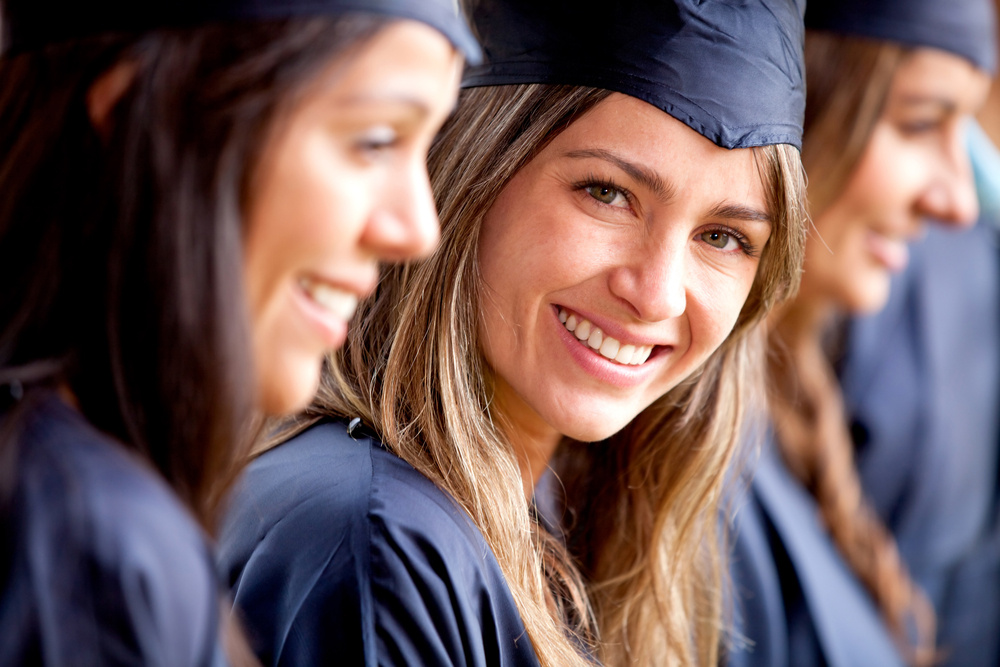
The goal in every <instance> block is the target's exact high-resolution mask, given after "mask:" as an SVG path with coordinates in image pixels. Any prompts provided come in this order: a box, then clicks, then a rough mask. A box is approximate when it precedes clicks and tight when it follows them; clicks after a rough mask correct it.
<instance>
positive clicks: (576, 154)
mask: <svg viewBox="0 0 1000 667" xmlns="http://www.w3.org/2000/svg"><path fill="white" fill-rule="evenodd" d="M563 155H564V156H565V157H568V158H572V159H575V160H583V159H589V158H595V159H598V160H604V161H605V162H610V163H611V164H613V165H615V166H616V167H618V168H619V169H621V170H622V171H624V172H625V173H626V174H628V175H629V176H630V177H632V179H633V180H635V181H636V182H637V183H639V184H640V185H642V186H643V187H645V188H646V189H647V190H649V191H650V192H652V193H653V195H654V196H656V198H657V199H661V200H663V201H669V200H670V199H671V198H672V197H673V196H674V188H673V186H672V185H670V184H669V183H667V182H666V181H664V180H663V179H662V178H660V175H659V174H657V173H656V172H655V171H653V170H652V169H650V168H649V167H646V166H643V165H641V164H636V163H635V162H629V161H628V160H626V159H624V158H622V157H620V156H618V155H615V154H614V153H612V152H611V151H608V150H604V149H602V148H584V149H581V150H576V151H569V152H567V153H564V154H563Z"/></svg>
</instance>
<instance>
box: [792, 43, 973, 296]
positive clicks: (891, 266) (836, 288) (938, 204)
mask: <svg viewBox="0 0 1000 667" xmlns="http://www.w3.org/2000/svg"><path fill="white" fill-rule="evenodd" d="M988 89H989V79H988V77H987V75H986V74H985V73H984V72H982V71H980V70H978V69H976V68H975V67H974V66H973V65H972V64H971V63H970V62H969V61H967V60H965V59H964V58H961V57H959V56H956V55H953V54H951V53H947V52H944V51H939V50H936V49H929V48H921V49H916V50H914V51H913V53H912V54H910V55H909V56H908V57H907V58H906V60H905V61H904V62H903V63H902V64H901V65H900V67H899V68H898V69H897V71H896V73H895V75H894V77H893V81H892V86H891V88H890V91H889V96H888V99H887V101H886V104H885V108H884V110H883V112H882V114H881V116H880V118H879V120H878V122H877V123H876V126H875V129H874V131H873V133H872V136H871V138H870V140H869V142H868V144H867V147H866V148H865V151H864V153H863V154H862V157H861V161H860V163H859V164H858V166H857V168H856V169H855V171H854V173H853V174H852V175H851V177H850V179H849V180H848V183H847V186H846V188H845V190H844V191H843V192H842V193H841V195H840V196H839V197H838V198H837V199H836V200H835V201H834V202H833V203H832V204H831V205H830V206H829V207H828V208H826V210H823V211H821V212H819V213H818V215H816V216H815V218H814V224H815V233H814V234H813V235H812V236H811V237H810V239H809V241H808V243H807V244H806V259H805V270H804V274H803V277H802V287H801V291H800V294H799V298H798V301H799V302H800V303H802V302H810V303H811V304H813V305H814V306H816V307H817V308H820V309H823V310H830V309H831V308H836V309H838V310H844V311H848V312H851V313H867V312H873V311H877V310H879V309H880V308H882V306H884V305H885V302H886V300H887V299H888V295H889V282H890V277H891V274H892V273H895V272H898V271H901V270H903V268H905V267H906V263H907V257H908V255H907V249H906V243H907V242H908V241H910V240H913V239H914V238H916V237H917V236H919V235H920V234H921V233H922V231H923V229H924V225H925V224H926V222H925V219H926V218H932V219H934V220H936V221H940V222H941V223H943V224H948V225H955V226H967V225H971V224H972V223H973V222H974V221H975V219H976V216H977V215H978V209H977V204H976V194H975V189H974V184H973V180H972V170H971V166H970V164H969V160H968V157H967V155H966V152H965V146H964V136H963V127H964V123H965V122H966V120H967V119H968V118H969V117H970V115H971V114H973V113H975V111H976V110H977V109H978V108H979V107H980V106H981V105H982V103H983V101H984V100H985V98H986V94H987V92H988Z"/></svg>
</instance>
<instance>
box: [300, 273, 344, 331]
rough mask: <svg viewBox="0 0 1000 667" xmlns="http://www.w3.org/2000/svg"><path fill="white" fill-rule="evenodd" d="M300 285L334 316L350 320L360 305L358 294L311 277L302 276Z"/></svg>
mask: <svg viewBox="0 0 1000 667" xmlns="http://www.w3.org/2000/svg"><path fill="white" fill-rule="evenodd" d="M299 287H301V288H302V291H303V292H305V294H306V296H308V297H309V299H310V300H311V301H312V302H313V303H315V304H316V305H318V306H319V307H320V308H322V309H323V310H325V311H326V312H328V313H330V314H331V315H333V316H334V317H336V318H338V319H341V320H343V321H345V322H346V321H348V320H350V319H351V317H353V316H354V311H355V310H357V307H358V295H357V294H354V293H352V292H348V291H345V290H342V289H337V288H336V287H333V286H331V285H327V284H325V283H320V282H317V281H314V280H310V279H309V278H300V279H299Z"/></svg>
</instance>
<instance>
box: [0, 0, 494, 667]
mask: <svg viewBox="0 0 1000 667" xmlns="http://www.w3.org/2000/svg"><path fill="white" fill-rule="evenodd" d="M369 4H370V5H371V6H370V7H368V6H367V5H369ZM2 7H3V12H4V16H3V21H4V28H5V34H4V53H3V55H2V57H0V190H2V191H3V193H4V195H3V198H2V202H0V284H2V285H3V289H0V535H2V539H0V563H2V566H0V637H2V640H0V664H4V665H15V664H16V665H21V664H53V665H104V664H135V665H153V664H155V665H216V664H225V663H226V662H227V660H226V659H227V657H228V658H229V659H231V660H232V661H233V662H241V661H246V662H247V663H249V664H252V663H253V660H252V658H251V657H250V656H249V655H246V651H245V647H243V643H242V642H241V641H240V637H239V632H238V631H237V630H235V628H234V626H233V624H232V623H225V621H224V619H226V618H228V614H227V615H220V613H219V612H220V609H221V608H222V603H223V602H224V596H223V594H222V592H221V590H220V586H219V584H218V581H217V578H216V575H215V571H216V570H215V564H214V562H213V559H212V549H211V546H210V545H211V542H210V535H211V534H212V533H214V530H215V524H216V519H217V514H218V511H219V506H220V499H221V497H222V494H223V493H225V491H226V490H227V488H228V486H229V485H230V483H231V481H232V479H233V476H234V475H235V473H236V472H237V471H238V469H239V468H240V466H241V465H242V464H243V462H245V460H246V453H247V452H246V448H247V444H248V443H247V442H246V441H247V439H248V438H247V436H248V432H250V431H252V430H253V429H252V426H253V424H254V423H255V422H256V421H257V420H258V419H259V418H260V417H262V416H265V415H285V414H288V413H291V412H294V411H295V410H297V409H300V408H301V407H303V406H304V405H306V404H307V403H308V401H309V400H310V398H311V397H312V395H313V393H314V391H315V388H316V386H317V384H318V380H319V375H320V367H321V363H322V359H323V355H324V354H325V353H326V352H328V351H329V350H331V349H333V348H336V347H337V346H339V345H340V344H341V343H342V342H343V341H344V339H345V337H346V327H347V321H348V320H349V319H350V317H351V315H352V313H353V311H354V308H355V305H356V303H357V300H358V299H359V298H361V297H363V296H366V295H367V294H368V293H370V292H371V290H372V289H373V288H374V283H375V279H376V262H377V261H379V260H386V261H392V260H398V259H403V258H409V257H416V256H421V255H425V254H427V253H428V252H429V251H430V250H431V249H432V247H433V245H434V243H435V242H436V240H437V236H438V230H437V223H436V219H435V215H434V209H433V202H432V199H431V194H430V190H429V184H428V177H427V173H426V166H425V158H426V152H427V149H428V147H429V145H430V142H431V139H432V137H433V136H434V134H435V132H436V131H437V129H438V128H439V126H440V125H441V123H442V122H443V121H444V118H445V116H446V115H447V114H448V112H449V111H450V109H451V107H452V105H453V103H454V99H455V96H456V94H457V85H458V72H459V70H460V67H461V62H460V61H461V55H460V53H459V50H458V49H459V48H464V49H466V50H467V53H469V54H472V55H475V54H477V53H478V49H477V47H476V45H475V42H474V40H473V39H472V37H471V35H470V34H469V32H468V28H467V27H466V26H465V24H464V23H463V22H461V20H460V18H459V17H458V16H457V14H456V13H455V11H454V9H453V7H452V5H451V2H450V0H441V1H440V2H434V1H433V0H430V1H428V0H418V1H415V2H410V3H407V2H406V1H405V0H396V1H391V2H371V3H365V2H363V1H362V2H356V1H354V0H306V1H302V0H264V1H257V0H254V1H252V2H243V1H242V0H235V1H234V2H226V3H173V2H162V3H157V2H150V3H142V5H141V6H139V5H133V4H129V3H121V2H111V1H108V2H106V1H102V0H96V1H94V2H87V3H76V2H71V1H69V2H66V1H63V0H45V1H42V2H36V1H35V0H4V1H3V2H2ZM220 626H223V627H222V628H221V629H220ZM224 639H225V640H231V641H223V640H224ZM223 645H225V646H226V649H227V650H228V651H229V655H228V656H227V655H226V654H225V653H224V649H223ZM241 648H242V649H244V650H242V651H241V650H240V649H241Z"/></svg>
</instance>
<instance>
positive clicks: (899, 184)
mask: <svg viewBox="0 0 1000 667" xmlns="http://www.w3.org/2000/svg"><path fill="white" fill-rule="evenodd" d="M928 158H929V156H928V155H927V154H926V152H925V151H924V150H923V149H922V148H921V147H919V146H914V145H912V144H911V143H910V142H907V141H906V140H904V139H903V138H901V137H899V136H898V134H897V133H896V131H895V130H892V129H888V128H881V129H879V130H878V131H876V133H875V134H874V135H873V136H872V139H871V140H870V141H869V144H868V148H867V149H866V150H865V153H864V155H863V156H862V159H861V161H860V162H859V164H858V167H857V168H856V169H855V171H854V173H853V174H852V175H851V177H850V179H849V180H848V183H847V186H846V187H845V189H844V192H843V193H842V194H841V196H840V197H839V198H838V201H840V202H841V203H842V204H843V207H844V208H846V209H849V210H851V211H852V212H853V213H854V214H855V215H857V216H859V217H863V218H876V219H878V218H885V217H890V218H894V217H897V216H899V215H900V214H905V213H906V212H908V211H909V210H910V209H911V208H912V207H913V206H914V204H915V201H916V199H917V197H918V196H919V194H920V191H921V189H922V187H923V186H924V184H925V183H926V181H927V177H928V162H929V159H928Z"/></svg>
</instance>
